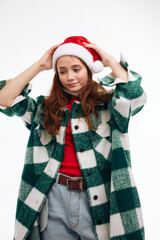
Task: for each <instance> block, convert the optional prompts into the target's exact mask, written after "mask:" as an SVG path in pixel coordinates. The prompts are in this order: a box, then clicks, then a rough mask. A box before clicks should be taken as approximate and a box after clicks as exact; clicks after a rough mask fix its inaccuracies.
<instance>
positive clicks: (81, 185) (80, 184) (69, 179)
mask: <svg viewBox="0 0 160 240" xmlns="http://www.w3.org/2000/svg"><path fill="white" fill-rule="evenodd" d="M69 181H73V182H74V181H79V190H76V189H72V188H70V187H69ZM67 190H72V191H83V181H82V179H79V180H77V179H71V178H67Z"/></svg>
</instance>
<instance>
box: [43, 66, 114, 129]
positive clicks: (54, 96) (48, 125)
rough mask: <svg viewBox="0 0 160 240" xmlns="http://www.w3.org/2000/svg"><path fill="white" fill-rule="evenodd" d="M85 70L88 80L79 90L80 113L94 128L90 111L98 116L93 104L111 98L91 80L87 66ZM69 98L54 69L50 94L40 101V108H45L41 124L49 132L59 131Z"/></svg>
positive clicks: (110, 95) (90, 126) (89, 125)
mask: <svg viewBox="0 0 160 240" xmlns="http://www.w3.org/2000/svg"><path fill="white" fill-rule="evenodd" d="M86 67H87V66H86ZM87 71H88V82H87V85H86V86H85V87H84V88H83V89H82V90H81V91H80V94H79V98H80V102H81V107H82V114H83V115H84V116H85V121H86V122H87V125H88V127H89V128H93V129H96V128H95V127H94V126H93V124H92V122H91V119H90V113H92V114H93V115H95V116H96V117H98V113H97V111H96V108H95V106H97V105H99V104H101V103H103V102H106V101H109V100H110V99H111V98H112V94H110V93H108V92H107V90H106V89H105V88H104V87H102V86H101V85H100V84H99V83H97V82H96V81H94V80H92V73H91V71H90V70H89V68H88V67H87ZM70 98H71V95H70V94H68V93H66V92H64V91H63V86H62V84H61V82H60V79H59V75H58V72H57V71H56V73H55V75H54V78H53V85H52V87H51V91H50V94H49V96H48V97H46V98H45V99H44V100H43V102H42V108H43V109H44V110H45V113H44V117H43V124H44V127H45V129H46V130H47V131H48V132H49V133H50V134H58V133H59V129H60V126H61V121H62V120H63V118H64V109H63V108H64V107H65V106H66V105H67V102H68V100H69V99H70Z"/></svg>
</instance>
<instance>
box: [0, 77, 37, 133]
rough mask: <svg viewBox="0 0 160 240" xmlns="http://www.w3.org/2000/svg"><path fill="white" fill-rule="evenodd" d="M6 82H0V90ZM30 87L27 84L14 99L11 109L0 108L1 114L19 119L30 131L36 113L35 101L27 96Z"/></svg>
mask: <svg viewBox="0 0 160 240" xmlns="http://www.w3.org/2000/svg"><path fill="white" fill-rule="evenodd" d="M7 81H9V80H3V81H0V89H2V88H3V87H4V86H5V85H6V83H7ZM31 87H32V85H31V84H28V85H27V86H26V87H25V88H24V89H23V91H22V92H21V93H20V95H19V96H17V97H16V98H15V100H14V102H13V104H12V106H11V107H8V108H7V107H3V106H0V112H1V113H3V114H5V115H7V116H9V117H12V116H18V117H20V118H21V119H22V120H23V121H24V124H25V126H26V127H27V128H28V129H29V130H30V129H31V126H32V123H33V119H34V117H35V115H36V112H37V101H36V100H34V99H33V98H31V97H29V96H28V94H29V93H30V92H31Z"/></svg>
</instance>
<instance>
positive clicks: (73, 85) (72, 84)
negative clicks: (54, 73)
mask: <svg viewBox="0 0 160 240" xmlns="http://www.w3.org/2000/svg"><path fill="white" fill-rule="evenodd" d="M76 85H77V83H70V84H68V86H69V87H75V86H76Z"/></svg>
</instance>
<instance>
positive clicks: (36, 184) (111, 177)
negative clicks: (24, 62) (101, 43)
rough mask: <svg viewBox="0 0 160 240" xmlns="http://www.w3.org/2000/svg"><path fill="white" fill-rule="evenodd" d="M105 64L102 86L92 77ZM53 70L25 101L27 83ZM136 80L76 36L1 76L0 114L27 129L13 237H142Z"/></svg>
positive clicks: (58, 239)
mask: <svg viewBox="0 0 160 240" xmlns="http://www.w3.org/2000/svg"><path fill="white" fill-rule="evenodd" d="M103 67H110V68H111V70H112V73H111V74H110V75H109V76H106V77H105V78H103V79H102V80H101V81H100V84H99V83H97V82H95V81H93V80H92V74H93V73H95V72H99V71H101V70H102V69H103ZM51 68H53V69H54V70H55V76H54V81H53V86H52V88H51V91H50V95H49V96H48V97H44V96H39V97H37V99H36V100H34V99H32V98H30V97H29V96H28V93H29V92H30V85H29V84H28V83H29V82H30V81H31V80H32V79H33V78H34V77H35V76H36V75H37V74H38V73H40V72H41V71H44V70H49V69H51ZM140 83H141V76H140V75H139V74H137V73H135V72H133V71H130V70H129V67H128V64H127V62H126V61H125V60H124V58H123V57H122V56H121V61H120V63H119V62H118V61H117V60H116V59H115V58H114V57H112V56H110V55H109V54H108V53H106V52H104V51H103V50H102V49H100V48H99V47H98V46H97V45H95V44H94V43H91V42H89V41H88V40H87V39H85V38H84V37H80V36H75V37H69V38H67V39H65V41H64V42H63V43H62V44H57V45H55V46H53V47H52V48H51V49H49V50H48V51H47V52H46V53H45V54H44V56H43V57H42V58H41V59H40V60H39V61H37V62H35V63H34V64H33V65H31V67H29V68H28V69H27V70H25V71H24V72H23V73H21V74H20V75H18V76H17V77H16V78H14V79H12V80H11V81H1V83H0V84H1V85H0V86H1V91H0V105H1V106H2V107H1V112H3V113H5V114H6V115H8V116H13V115H17V116H19V117H21V118H22V119H23V120H24V122H25V125H26V127H27V128H28V129H29V130H30V137H29V141H28V145H27V151H26V157H25V165H24V170H23V174H22V181H21V185H20V192H19V198H18V204H17V212H16V224H15V236H14V239H15V240H22V239H27V240H33V239H34V240H35V239H36V240H39V239H43V240H46V239H47V240H62V239H63V238H65V239H66V240H72V239H79V238H80V239H81V240H90V239H98V240H107V239H112V240H116V239H118V240H121V239H136V240H140V239H141V240H142V239H144V227H143V220H142V214H141V206H140V201H139V197H138V193H137V189H136V186H135V182H134V179H133V176H132V170H131V163H130V152H129V146H128V124H129V119H130V116H132V115H135V114H136V113H137V112H139V111H140V109H141V108H142V107H143V105H144V103H145V101H146V97H145V94H144V92H143V89H142V87H141V86H140ZM101 85H106V86H109V87H112V86H116V87H115V90H112V91H106V90H105V88H103V87H102V86H101Z"/></svg>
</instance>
